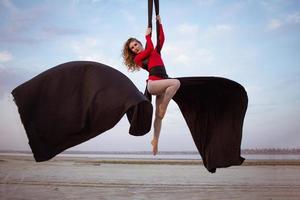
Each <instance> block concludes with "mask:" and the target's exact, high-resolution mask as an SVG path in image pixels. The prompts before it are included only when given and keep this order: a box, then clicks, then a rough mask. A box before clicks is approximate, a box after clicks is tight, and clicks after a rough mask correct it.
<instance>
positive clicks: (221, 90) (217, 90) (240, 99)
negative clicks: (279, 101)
mask: <svg viewBox="0 0 300 200" xmlns="http://www.w3.org/2000/svg"><path fill="white" fill-rule="evenodd" d="M176 79H178V80H179V81H180V83H181V85H180V88H179V90H178V91H177V93H176V94H175V96H174V97H173V100H174V101H175V102H176V103H177V105H178V106H179V108H180V110H181V112H182V114H183V117H184V119H185V121H186V123H187V125H188V127H189V129H190V132H191V134H192V137H193V140H194V142H195V145H196V147H197V149H198V151H199V153H200V155H201V157H202V160H203V164H204V166H205V167H206V168H207V170H208V171H210V172H212V173H213V172H215V171H216V168H221V167H229V166H232V165H241V164H242V163H243V161H244V158H242V157H241V156H240V154H241V152H240V148H241V139H242V129H243V121H244V117H245V113H246V110H247V105H248V97H247V93H246V91H245V89H244V88H243V87H242V86H241V85H240V84H238V83H236V82H234V81H231V80H229V79H225V78H218V77H184V78H176Z"/></svg>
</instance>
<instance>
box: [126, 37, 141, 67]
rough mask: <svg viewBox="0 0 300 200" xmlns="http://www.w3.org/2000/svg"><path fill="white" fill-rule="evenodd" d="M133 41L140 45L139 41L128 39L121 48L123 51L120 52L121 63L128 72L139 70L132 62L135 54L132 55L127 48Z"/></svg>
mask: <svg viewBox="0 0 300 200" xmlns="http://www.w3.org/2000/svg"><path fill="white" fill-rule="evenodd" d="M133 41H136V42H138V43H140V44H142V43H141V42H140V41H139V40H137V39H136V38H129V39H128V40H127V41H126V42H125V44H124V46H123V50H122V57H123V63H124V65H126V66H127V68H128V70H129V71H132V72H133V71H138V70H140V66H138V65H137V64H136V63H135V62H134V57H135V56H136V54H135V53H133V52H132V51H131V49H130V48H129V44H130V43H131V42H133Z"/></svg>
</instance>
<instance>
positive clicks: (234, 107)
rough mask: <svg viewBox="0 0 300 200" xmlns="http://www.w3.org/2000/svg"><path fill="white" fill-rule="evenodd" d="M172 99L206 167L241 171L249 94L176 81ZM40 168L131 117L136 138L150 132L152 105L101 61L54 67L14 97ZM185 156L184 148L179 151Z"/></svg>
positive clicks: (223, 83)
mask: <svg viewBox="0 0 300 200" xmlns="http://www.w3.org/2000/svg"><path fill="white" fill-rule="evenodd" d="M177 79H178V80H180V82H181V86H180V88H179V90H178V91H177V93H176V95H175V96H174V97H173V99H174V101H175V102H176V103H177V104H178V106H179V108H180V110H181V112H182V114H183V116H184V119H185V121H186V123H187V125H188V127H189V129H190V132H191V134H192V137H193V139H194V142H195V144H196V147H197V149H198V151H199V153H200V155H201V157H202V159H203V163H204V165H205V167H206V168H207V169H208V170H209V171H210V172H214V171H215V169H216V168H219V167H228V166H231V165H240V164H241V163H242V162H243V160H244V159H243V158H242V157H241V156H240V145H241V139H242V126H243V120H244V116H245V112H246V109H247V94H246V91H245V90H244V88H243V87H242V86H241V85H239V84H238V83H236V82H234V81H231V80H228V79H224V78H217V77H183V78H177ZM12 95H13V97H14V100H15V103H16V105H17V106H18V111H19V113H20V117H21V120H22V123H23V125H24V128H25V130H26V133H27V136H28V139H29V145H30V147H31V149H32V152H33V154H34V158H35V160H36V161H46V160H49V159H51V158H52V157H54V156H55V155H57V154H59V153H61V152H62V151H64V150H65V149H68V148H70V147H72V146H75V145H78V144H80V143H82V142H85V141H87V140H89V139H91V138H93V137H95V136H97V135H99V134H101V133H103V132H105V131H106V130H109V129H111V128H112V127H114V126H115V124H117V123H118V121H119V120H120V119H121V118H122V116H123V115H124V114H125V113H126V114H127V117H128V120H129V122H130V129H129V133H130V134H132V135H135V136H141V135H144V134H146V133H148V132H149V131H150V128H151V120H152V113H153V110H152V109H153V108H152V105H151V103H150V101H149V100H148V99H147V98H146V97H145V96H144V95H143V94H142V93H141V92H139V91H138V89H137V88H136V87H135V85H134V84H133V83H132V82H131V81H130V80H129V79H128V78H127V77H126V76H125V75H123V74H122V73H120V72H119V71H117V70H115V69H113V68H111V67H109V66H107V65H104V64H101V63H96V62H89V61H73V62H68V63H64V64H61V65H58V66H56V67H53V68H51V69H49V70H47V71H45V72H43V73H41V74H39V75H37V76H36V77H34V78H32V79H31V80H29V81H27V82H25V83H23V84H21V85H20V86H18V87H16V88H15V89H14V90H13V91H12ZM178 149H180V147H178Z"/></svg>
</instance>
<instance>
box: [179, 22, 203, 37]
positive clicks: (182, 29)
mask: <svg viewBox="0 0 300 200" xmlns="http://www.w3.org/2000/svg"><path fill="white" fill-rule="evenodd" d="M176 29H177V30H178V31H179V33H181V34H184V35H195V34H198V33H199V26H198V25H195V24H181V25H179V26H178V27H177V28H176Z"/></svg>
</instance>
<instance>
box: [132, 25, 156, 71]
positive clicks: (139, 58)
mask: <svg viewBox="0 0 300 200" xmlns="http://www.w3.org/2000/svg"><path fill="white" fill-rule="evenodd" d="M151 32H152V29H151V28H147V31H146V48H145V50H144V51H142V52H141V53H139V54H138V55H136V56H135V58H134V62H135V63H136V64H137V65H140V66H142V62H143V60H145V59H146V58H147V57H148V56H149V55H150V53H151V51H153V49H154V47H153V43H152V40H151Z"/></svg>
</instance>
